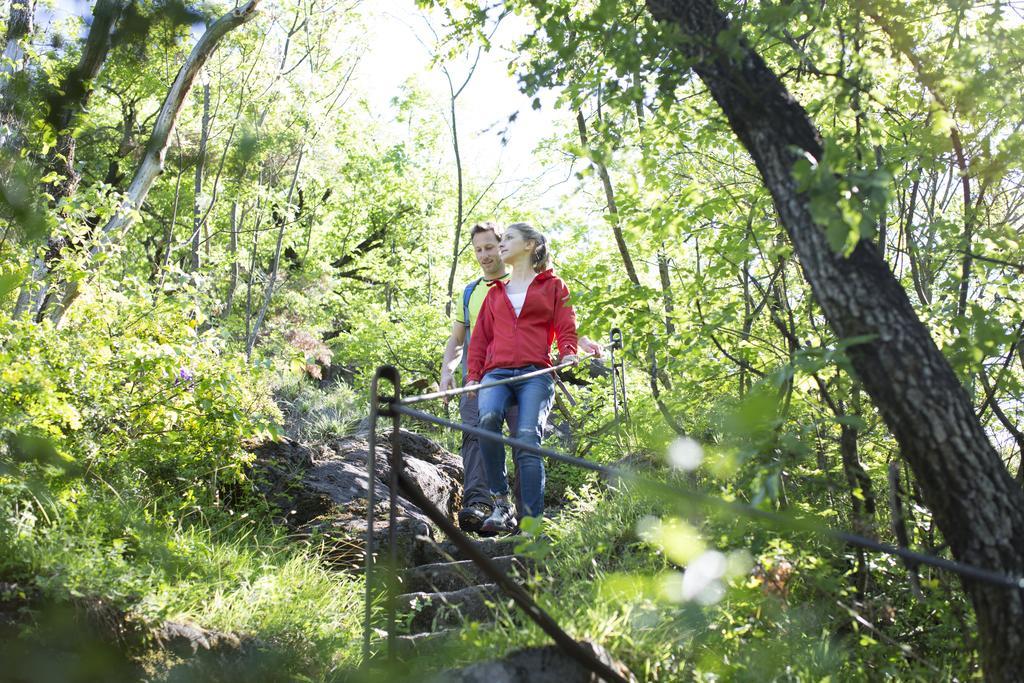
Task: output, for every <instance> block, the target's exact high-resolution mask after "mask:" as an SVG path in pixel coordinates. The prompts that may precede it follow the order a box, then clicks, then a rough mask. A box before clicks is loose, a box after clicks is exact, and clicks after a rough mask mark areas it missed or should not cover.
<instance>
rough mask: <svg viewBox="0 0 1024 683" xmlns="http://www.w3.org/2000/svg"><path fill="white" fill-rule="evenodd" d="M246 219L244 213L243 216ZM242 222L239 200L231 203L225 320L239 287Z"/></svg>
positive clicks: (229, 313) (223, 314)
mask: <svg viewBox="0 0 1024 683" xmlns="http://www.w3.org/2000/svg"><path fill="white" fill-rule="evenodd" d="M242 218H243V219H244V215H243V217H242ZM239 229H240V222H239V218H238V201H237V200H236V201H235V202H233V203H232V204H231V236H230V238H229V239H230V242H229V243H228V252H229V253H230V254H231V276H230V279H229V280H228V293H227V296H226V297H225V302H224V312H223V313H222V314H221V317H223V318H224V319H225V320H227V318H228V316H230V315H231V306H232V305H233V304H234V303H235V288H237V287H238V232H239Z"/></svg>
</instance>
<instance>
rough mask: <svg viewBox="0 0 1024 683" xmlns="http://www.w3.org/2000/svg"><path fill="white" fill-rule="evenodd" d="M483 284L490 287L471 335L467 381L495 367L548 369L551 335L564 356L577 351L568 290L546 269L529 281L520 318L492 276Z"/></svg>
mask: <svg viewBox="0 0 1024 683" xmlns="http://www.w3.org/2000/svg"><path fill="white" fill-rule="evenodd" d="M487 286H488V287H490V290H489V291H488V292H487V297H486V298H485V299H484V302H483V304H482V305H481V306H480V313H479V315H477V319H476V325H475V326H474V328H473V331H472V334H471V335H470V337H469V371H468V372H467V374H466V378H467V381H469V382H478V381H480V378H481V377H483V376H484V375H485V374H486V373H487V372H488V371H489V370H493V369H494V368H521V367H523V366H524V365H536V366H538V367H542V368H549V367H551V342H552V340H553V339H555V337H557V338H558V351H559V352H560V353H561V354H562V355H563V356H568V355H570V354H574V353H576V313H575V311H573V310H572V306H570V305H569V289H568V287H566V286H565V283H564V282H562V281H561V280H560V279H559V278H557V277H555V275H554V274H553V273H552V272H551V270H550V269H548V270H545V271H544V272H542V273H538V274H537V277H535V278H534V279H533V282H531V283H530V286H529V288H527V290H526V299H525V301H523V308H522V311H521V312H520V314H519V317H518V318H517V317H516V311H515V309H514V308H512V302H511V301H509V299H508V296H507V295H506V294H505V283H504V282H502V281H501V280H494V281H492V282H489V283H487Z"/></svg>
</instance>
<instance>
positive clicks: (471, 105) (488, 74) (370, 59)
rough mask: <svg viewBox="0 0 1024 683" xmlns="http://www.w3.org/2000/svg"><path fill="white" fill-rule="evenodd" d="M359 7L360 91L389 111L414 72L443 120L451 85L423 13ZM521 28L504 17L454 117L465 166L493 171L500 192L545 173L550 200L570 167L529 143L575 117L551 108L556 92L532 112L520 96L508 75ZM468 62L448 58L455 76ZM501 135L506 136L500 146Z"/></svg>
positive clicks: (381, 2)
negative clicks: (545, 159) (544, 157)
mask: <svg viewBox="0 0 1024 683" xmlns="http://www.w3.org/2000/svg"><path fill="white" fill-rule="evenodd" d="M363 7H364V8H365V11H366V12H367V14H368V17H367V18H368V22H367V23H368V24H369V26H370V35H369V36H368V38H369V41H368V42H369V45H370V49H369V51H368V53H367V54H366V56H365V57H364V58H363V60H362V62H361V64H360V70H361V72H362V75H363V82H362V84H363V88H362V89H363V91H364V92H366V93H367V94H368V96H369V99H370V102H371V105H372V107H373V108H374V109H375V110H377V111H382V112H388V111H390V109H391V104H390V100H391V98H393V97H395V96H396V95H398V94H399V92H400V88H401V86H402V85H403V84H404V83H405V82H406V81H407V79H409V78H410V77H415V78H416V79H417V81H418V83H419V84H420V85H421V86H423V87H425V88H426V89H427V90H428V92H430V93H431V94H432V97H433V100H434V102H435V106H436V107H437V111H439V112H443V113H444V115H445V118H446V119H447V118H448V107H449V89H448V83H447V80H446V79H445V77H444V75H443V72H442V70H441V68H440V67H439V66H437V65H432V64H431V49H432V48H433V46H434V37H433V35H432V33H431V31H430V29H429V28H428V24H427V21H426V20H427V19H428V15H427V14H426V13H424V12H422V11H420V10H418V9H417V8H416V5H415V2H414V1H413V0H370V1H368V2H366V3H364V5H363ZM434 21H435V23H434V27H435V30H436V31H437V32H438V33H439V34H441V35H443V26H442V24H441V22H440V21H437V20H436V18H435V19H434ZM525 31H526V24H525V22H523V21H522V20H520V19H518V18H517V17H510V18H507V19H505V20H504V21H503V22H502V24H501V26H499V27H498V31H497V32H496V34H495V36H494V39H493V42H494V44H495V46H496V47H495V48H494V49H493V50H492V51H490V52H484V53H482V54H481V57H480V61H479V63H478V64H477V67H476V70H475V71H474V72H473V76H472V78H471V79H470V81H469V84H468V85H467V86H466V88H465V90H464V91H463V92H462V94H461V95H460V96H459V98H458V101H457V109H456V116H457V120H458V129H459V138H460V149H461V151H462V159H463V166H464V168H465V169H466V172H467V173H468V174H469V175H470V176H473V177H477V178H482V179H487V180H489V179H491V178H494V177H497V178H498V181H497V183H496V189H497V190H498V192H499V196H502V195H503V194H504V192H502V189H503V188H504V189H507V190H511V189H514V188H515V187H516V186H518V185H519V184H521V182H522V180H523V179H525V178H536V177H541V176H544V177H545V182H544V183H543V186H544V187H547V186H548V185H549V184H550V185H551V186H552V189H551V190H550V192H549V193H547V194H548V195H550V196H549V197H548V198H547V199H548V202H558V201H560V200H561V198H562V195H563V193H564V191H565V190H566V189H568V188H566V187H565V186H564V185H563V184H561V182H560V181H562V180H564V179H565V177H566V176H567V175H568V174H569V167H568V165H567V164H556V165H551V164H544V163H541V161H540V160H539V159H538V158H537V156H536V155H535V154H534V149H535V148H536V146H537V144H538V143H539V142H540V141H541V140H542V139H543V138H544V137H545V136H549V135H551V134H552V133H554V132H557V131H571V130H574V127H575V120H574V119H573V117H572V115H571V113H570V112H566V111H564V110H558V109H556V108H555V106H554V104H555V98H556V93H554V92H547V93H542V94H541V102H542V107H541V109H540V110H534V109H533V108H532V102H533V98H532V97H527V96H526V95H524V94H522V93H521V92H520V91H519V87H518V83H517V79H516V77H515V76H513V75H511V74H509V71H508V62H509V60H510V59H511V57H512V52H511V50H510V48H511V46H513V44H514V43H515V39H516V38H517V37H519V36H521V35H523V34H524V33H525ZM472 54H474V55H475V51H473V53H472ZM469 64H470V59H468V58H465V59H459V60H456V61H455V62H453V63H452V64H451V66H450V67H449V71H450V72H451V74H452V77H453V81H458V82H461V79H464V78H465V75H466V74H467V73H468V71H469ZM515 113H517V117H516V120H515V121H514V122H512V123H509V122H508V118H509V116H511V115H512V114H515ZM385 116H386V115H385ZM392 116H393V115H392ZM503 134H504V137H505V138H506V139H507V145H504V146H503V145H502V144H501V138H502V135H503ZM542 203H543V202H542Z"/></svg>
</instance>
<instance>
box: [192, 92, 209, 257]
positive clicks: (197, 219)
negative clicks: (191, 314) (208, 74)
mask: <svg viewBox="0 0 1024 683" xmlns="http://www.w3.org/2000/svg"><path fill="white" fill-rule="evenodd" d="M209 139H210V85H209V84H206V85H204V86H203V120H202V124H201V126H200V131H199V158H197V159H196V175H195V179H194V182H193V185H192V259H191V261H190V262H189V270H191V271H192V272H195V271H197V270H199V247H200V245H201V243H202V239H201V235H202V232H203V230H202V227H203V223H204V221H203V211H202V209H201V208H200V207H199V198H200V197H201V196H202V194H203V174H204V173H206V144H207V142H208V141H209Z"/></svg>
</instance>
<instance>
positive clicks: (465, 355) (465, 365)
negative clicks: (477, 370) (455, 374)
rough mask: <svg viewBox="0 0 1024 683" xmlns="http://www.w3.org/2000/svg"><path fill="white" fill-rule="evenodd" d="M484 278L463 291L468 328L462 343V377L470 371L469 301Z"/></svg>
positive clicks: (474, 281) (464, 319)
mask: <svg viewBox="0 0 1024 683" xmlns="http://www.w3.org/2000/svg"><path fill="white" fill-rule="evenodd" d="M481 280H483V278H477V279H475V280H473V281H472V282H470V283H469V284H468V285H466V289H464V290H463V291H462V320H463V324H465V326H466V339H465V341H463V342H462V376H463V377H465V376H466V372H467V370H468V369H469V333H470V332H472V329H471V328H470V325H469V300H470V299H471V298H472V297H473V290H475V289H476V286H477V285H478V284H480V281H481Z"/></svg>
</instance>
